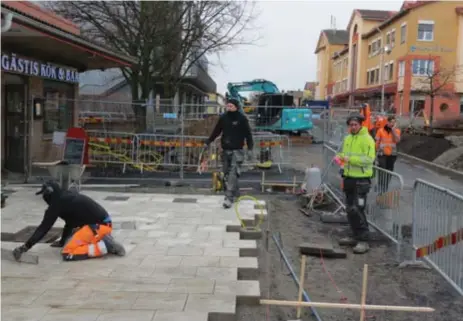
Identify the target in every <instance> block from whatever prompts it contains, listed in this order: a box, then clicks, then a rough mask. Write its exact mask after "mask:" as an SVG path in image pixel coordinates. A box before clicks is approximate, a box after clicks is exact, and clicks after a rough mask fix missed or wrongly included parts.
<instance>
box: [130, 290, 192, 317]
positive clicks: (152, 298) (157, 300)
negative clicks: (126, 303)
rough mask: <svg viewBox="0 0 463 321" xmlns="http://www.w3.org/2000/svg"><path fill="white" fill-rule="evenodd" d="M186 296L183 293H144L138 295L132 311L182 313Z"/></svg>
mask: <svg viewBox="0 0 463 321" xmlns="http://www.w3.org/2000/svg"><path fill="white" fill-rule="evenodd" d="M187 297H188V295H187V294H185V293H152V292H150V293H148V292H146V293H144V292H141V293H139V295H138V298H137V300H136V301H135V303H134V305H133V306H132V309H144V310H157V311H158V310H166V311H172V312H180V311H183V308H184V306H185V302H186V300H187Z"/></svg>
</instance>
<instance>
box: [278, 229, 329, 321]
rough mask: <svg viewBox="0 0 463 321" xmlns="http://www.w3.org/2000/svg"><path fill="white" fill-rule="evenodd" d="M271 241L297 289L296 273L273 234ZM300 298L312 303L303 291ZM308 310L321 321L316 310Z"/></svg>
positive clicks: (311, 308)
mask: <svg viewBox="0 0 463 321" xmlns="http://www.w3.org/2000/svg"><path fill="white" fill-rule="evenodd" d="M272 239H273V241H274V242H275V245H276V246H277V248H278V251H279V252H280V255H281V257H282V258H283V261H284V262H285V264H286V267H287V268H288V270H289V273H290V274H291V277H292V279H293V281H294V283H296V286H297V287H298V288H299V279H298V277H297V275H296V273H295V272H294V269H293V267H292V266H291V263H290V262H289V261H288V258H287V257H286V255H285V253H284V251H283V248H282V247H281V245H280V243H279V242H278V239H277V237H276V235H275V234H273V235H272ZM302 297H303V298H304V301H305V302H312V301H310V298H309V295H308V294H307V292H306V291H305V290H303V291H302ZM310 310H312V313H313V315H314V316H315V318H316V319H317V321H322V318H321V317H320V315H319V314H318V312H317V310H316V309H315V308H313V307H310Z"/></svg>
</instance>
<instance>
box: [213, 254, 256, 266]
mask: <svg viewBox="0 0 463 321" xmlns="http://www.w3.org/2000/svg"><path fill="white" fill-rule="evenodd" d="M219 267H237V268H248V269H257V268H258V262H257V258H256V257H220V261H219Z"/></svg>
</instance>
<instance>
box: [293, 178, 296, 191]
mask: <svg viewBox="0 0 463 321" xmlns="http://www.w3.org/2000/svg"><path fill="white" fill-rule="evenodd" d="M293 194H296V175H294V177H293Z"/></svg>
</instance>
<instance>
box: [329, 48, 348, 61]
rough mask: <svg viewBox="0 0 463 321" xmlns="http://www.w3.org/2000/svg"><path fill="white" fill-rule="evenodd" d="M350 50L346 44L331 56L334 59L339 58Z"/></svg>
mask: <svg viewBox="0 0 463 321" xmlns="http://www.w3.org/2000/svg"><path fill="white" fill-rule="evenodd" d="M347 52H349V46H345V47H344V48H343V49H342V50H340V51H336V52H335V53H334V54H333V57H331V58H332V59H337V58H339V57H341V56H342V55H344V54H345V53H347Z"/></svg>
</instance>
